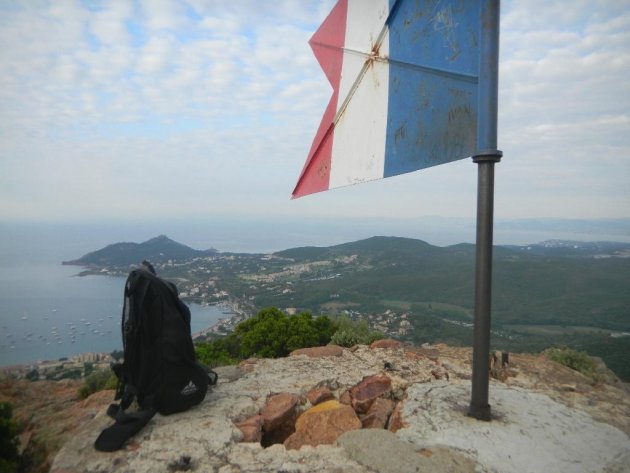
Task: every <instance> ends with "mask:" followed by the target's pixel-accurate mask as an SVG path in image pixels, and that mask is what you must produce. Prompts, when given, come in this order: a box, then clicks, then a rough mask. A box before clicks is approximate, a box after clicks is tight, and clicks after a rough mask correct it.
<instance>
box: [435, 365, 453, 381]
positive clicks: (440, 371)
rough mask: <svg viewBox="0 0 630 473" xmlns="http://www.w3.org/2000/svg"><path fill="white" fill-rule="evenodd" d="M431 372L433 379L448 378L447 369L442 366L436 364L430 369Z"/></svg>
mask: <svg viewBox="0 0 630 473" xmlns="http://www.w3.org/2000/svg"><path fill="white" fill-rule="evenodd" d="M431 374H432V375H433V377H434V378H435V379H446V380H447V381H448V380H449V376H448V371H446V370H445V369H444V367H442V366H437V367H436V368H433V369H432V370H431Z"/></svg>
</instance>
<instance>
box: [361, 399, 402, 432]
mask: <svg viewBox="0 0 630 473" xmlns="http://www.w3.org/2000/svg"><path fill="white" fill-rule="evenodd" d="M393 410H394V401H392V400H391V399H383V398H380V397H379V398H377V399H375V400H374V402H373V403H372V405H371V406H370V408H369V409H368V411H367V413H366V414H365V415H364V416H362V418H361V423H362V424H363V428H364V429H384V428H385V426H386V425H387V421H388V420H389V416H390V415H391V414H392V411H393Z"/></svg>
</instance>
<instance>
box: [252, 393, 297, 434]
mask: <svg viewBox="0 0 630 473" xmlns="http://www.w3.org/2000/svg"><path fill="white" fill-rule="evenodd" d="M297 402H298V398H297V396H295V395H294V394H289V393H282V394H275V395H273V396H271V397H270V398H269V399H268V400H267V404H265V407H263V409H262V412H261V413H260V415H261V416H262V422H263V430H264V431H265V432H271V431H273V430H275V429H277V428H278V427H280V426H281V425H282V424H284V423H285V422H286V421H287V420H288V419H290V418H291V417H292V416H293V415H294V414H295V405H296V404H297Z"/></svg>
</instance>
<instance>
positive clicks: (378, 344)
mask: <svg viewBox="0 0 630 473" xmlns="http://www.w3.org/2000/svg"><path fill="white" fill-rule="evenodd" d="M404 346H405V344H404V343H403V342H401V341H400V340H394V339H393V338H384V339H382V340H376V341H374V342H372V344H371V345H370V348H372V349H373V348H401V347H404Z"/></svg>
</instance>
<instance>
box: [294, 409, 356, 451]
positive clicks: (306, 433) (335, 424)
mask: <svg viewBox="0 0 630 473" xmlns="http://www.w3.org/2000/svg"><path fill="white" fill-rule="evenodd" d="M360 428H361V421H360V420H359V418H358V417H357V415H356V413H355V412H354V410H353V409H352V407H350V406H347V405H345V404H341V403H340V402H339V401H336V400H331V401H326V402H323V403H321V404H318V405H317V406H314V407H312V408H310V409H309V410H307V411H306V412H304V413H303V414H302V415H301V416H300V417H299V418H298V420H297V422H296V424H295V433H293V434H292V435H291V436H290V437H289V438H287V440H286V441H285V442H284V446H285V447H286V448H287V449H293V450H298V449H300V448H301V447H302V446H304V445H311V446H314V447H315V446H317V445H330V444H332V443H334V441H335V440H337V438H338V437H339V436H340V435H341V434H343V433H344V432H348V431H350V430H356V429H360Z"/></svg>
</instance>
